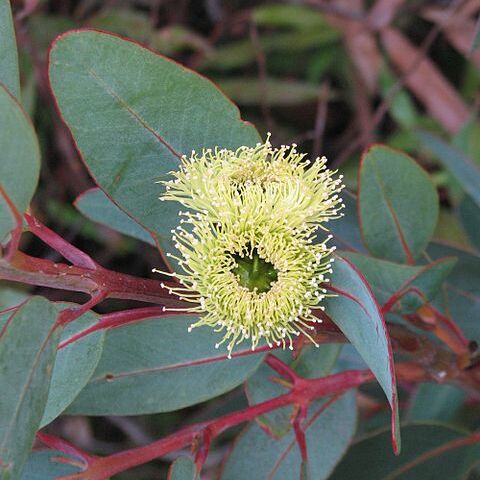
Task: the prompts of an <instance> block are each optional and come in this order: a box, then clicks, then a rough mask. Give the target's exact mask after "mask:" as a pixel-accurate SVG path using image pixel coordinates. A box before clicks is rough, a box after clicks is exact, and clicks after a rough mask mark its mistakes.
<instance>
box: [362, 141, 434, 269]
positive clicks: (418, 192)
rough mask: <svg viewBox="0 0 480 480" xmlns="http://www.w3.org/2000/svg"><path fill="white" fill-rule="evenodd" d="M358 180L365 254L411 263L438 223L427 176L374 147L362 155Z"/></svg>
mask: <svg viewBox="0 0 480 480" xmlns="http://www.w3.org/2000/svg"><path fill="white" fill-rule="evenodd" d="M359 179H360V181H359V200H358V201H359V214H360V224H361V228H362V234H363V238H364V240H365V243H366V245H367V247H368V249H369V251H370V252H371V253H372V254H373V255H374V256H376V257H381V258H385V259H387V260H392V261H395V262H403V263H413V260H414V259H416V258H418V257H419V256H420V254H421V253H422V251H423V250H424V249H425V247H426V246H427V244H428V242H429V241H430V239H431V237H432V234H433V232H434V230H435V225H436V223H437V218H438V196H437V192H436V190H435V187H434V186H433V183H432V182H431V181H430V179H429V177H428V175H427V173H426V172H425V171H424V170H423V169H422V168H421V167H420V166H419V165H418V164H417V163H415V161H414V160H413V159H412V158H410V157H409V156H408V155H405V154H404V153H402V152H399V151H397V150H393V149H391V148H389V147H386V146H384V145H373V146H372V147H370V148H369V149H368V150H367V151H366V152H365V153H364V154H363V157H362V162H361V166H360V176H359Z"/></svg>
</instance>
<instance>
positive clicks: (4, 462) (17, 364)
mask: <svg viewBox="0 0 480 480" xmlns="http://www.w3.org/2000/svg"><path fill="white" fill-rule="evenodd" d="M56 318H57V309H56V308H55V306H54V305H53V304H51V303H49V302H48V301H47V300H45V299H43V298H41V297H32V298H31V299H30V300H29V301H28V302H26V303H25V304H24V305H23V306H22V307H21V308H20V309H18V310H17V311H16V312H15V313H14V315H13V316H12V317H11V318H10V319H9V320H8V321H7V323H6V324H5V325H4V327H3V329H2V331H1V332H0V334H1V337H0V385H1V386H2V394H1V395H0V478H2V479H3V478H5V479H7V478H12V479H16V478H19V477H20V473H21V471H22V468H23V465H24V463H25V462H26V460H27V458H28V455H29V453H30V449H31V448H32V444H33V440H34V437H35V433H36V432H37V430H38V427H39V425H40V421H41V419H42V415H43V411H44V408H45V404H46V402H47V396H48V389H49V386H50V378H51V376H52V369H53V364H54V361H55V355H56V353H57V344H58V338H59V336H60V329H59V328H55V321H56Z"/></svg>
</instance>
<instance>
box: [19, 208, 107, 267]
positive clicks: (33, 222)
mask: <svg viewBox="0 0 480 480" xmlns="http://www.w3.org/2000/svg"><path fill="white" fill-rule="evenodd" d="M25 221H26V222H27V225H28V227H29V230H30V231H31V232H32V233H33V234H34V235H35V236H36V237H38V238H39V239H40V240H43V241H44V242H45V243H46V244H47V245H48V246H49V247H52V248H53V249H54V250H56V251H57V252H58V253H60V255H62V256H63V257H64V258H66V259H67V260H68V261H69V262H71V263H73V265H75V266H77V267H83V268H86V269H89V270H96V268H97V264H96V262H94V261H93V260H92V258H91V257H90V256H89V255H87V254H86V253H85V252H82V250H79V249H78V248H77V247H74V246H73V245H72V244H71V243H68V242H67V241H66V240H64V239H63V238H62V237H61V236H60V235H58V234H57V233H55V232H54V231H52V230H50V229H49V228H48V227H46V226H45V225H43V224H42V223H40V222H39V221H38V220H37V219H36V218H35V217H33V216H32V215H28V214H25Z"/></svg>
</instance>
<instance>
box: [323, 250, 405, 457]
mask: <svg viewBox="0 0 480 480" xmlns="http://www.w3.org/2000/svg"><path fill="white" fill-rule="evenodd" d="M326 288H328V290H329V291H330V292H331V293H334V294H335V296H333V297H329V298H327V299H326V300H325V302H324V305H325V312H326V314H327V315H328V316H329V317H330V318H331V319H332V321H333V322H334V323H335V324H336V325H337V326H338V328H340V330H341V331H342V332H343V333H344V335H345V336H346V337H347V338H348V340H349V341H350V342H351V343H352V345H353V346H354V347H355V348H356V349H357V351H358V353H359V354H360V355H361V356H362V358H363V359H364V360H365V363H366V364H367V365H368V367H369V368H370V369H371V371H372V372H373V374H374V375H375V377H376V378H377V380H378V382H379V383H380V386H381V387H382V389H383V391H384V392H385V394H386V396H387V398H388V401H389V403H390V407H391V408H392V433H393V441H394V449H395V450H398V451H399V450H400V431H399V426H398V398H397V388H396V384H395V367H394V363H393V354H392V347H391V345H390V339H389V337H388V333H387V329H386V326H385V321H384V319H383V316H382V313H381V311H380V308H379V306H378V304H377V302H376V300H375V297H374V296H373V294H372V291H371V289H370V287H369V285H368V283H367V282H366V280H365V278H364V277H363V275H362V274H361V273H360V271H359V270H358V269H357V268H356V267H355V266H354V265H353V264H352V263H351V262H350V261H349V260H348V259H346V258H342V257H341V256H338V255H337V256H336V258H335V263H334V265H333V273H332V275H331V278H330V284H326Z"/></svg>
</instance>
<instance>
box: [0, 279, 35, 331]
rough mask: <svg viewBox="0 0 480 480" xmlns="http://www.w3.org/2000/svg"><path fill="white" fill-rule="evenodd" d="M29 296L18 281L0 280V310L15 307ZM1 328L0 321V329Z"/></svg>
mask: <svg viewBox="0 0 480 480" xmlns="http://www.w3.org/2000/svg"><path fill="white" fill-rule="evenodd" d="M28 297H29V294H28V291H27V290H26V289H24V288H22V286H21V285H19V284H18V283H9V282H6V281H5V280H0V311H2V310H6V309H7V308H12V307H16V306H17V305H19V304H20V303H22V302H23V301H25V300H26V299H27V298H28ZM1 328H2V326H1V322H0V329H1Z"/></svg>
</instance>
